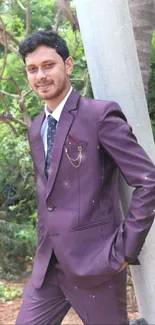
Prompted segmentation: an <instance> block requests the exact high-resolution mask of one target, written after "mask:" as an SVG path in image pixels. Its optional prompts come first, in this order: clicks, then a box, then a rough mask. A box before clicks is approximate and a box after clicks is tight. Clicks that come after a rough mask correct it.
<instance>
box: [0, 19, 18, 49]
mask: <svg viewBox="0 0 155 325" xmlns="http://www.w3.org/2000/svg"><path fill="white" fill-rule="evenodd" d="M3 26H4V27H2V26H0V33H3V30H4V29H5V25H4V24H3ZM5 32H6V34H7V36H8V38H9V39H10V40H11V41H13V42H14V43H15V44H16V45H19V42H18V40H17V39H16V38H15V37H14V36H13V35H12V34H11V33H10V32H8V31H7V30H6V29H5Z"/></svg>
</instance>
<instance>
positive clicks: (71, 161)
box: [65, 146, 82, 168]
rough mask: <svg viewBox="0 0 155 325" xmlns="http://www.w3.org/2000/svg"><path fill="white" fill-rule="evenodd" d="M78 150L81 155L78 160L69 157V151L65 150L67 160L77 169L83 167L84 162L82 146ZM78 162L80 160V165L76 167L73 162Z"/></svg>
mask: <svg viewBox="0 0 155 325" xmlns="http://www.w3.org/2000/svg"><path fill="white" fill-rule="evenodd" d="M77 149H78V151H79V155H78V157H77V158H76V159H72V158H71V157H70V156H69V154H68V150H67V148H65V152H66V155H67V158H68V159H69V161H70V163H71V165H72V166H73V167H75V168H79V167H80V165H81V162H82V147H81V146H78V147H77ZM78 160H79V163H78V165H74V163H73V162H75V161H78Z"/></svg>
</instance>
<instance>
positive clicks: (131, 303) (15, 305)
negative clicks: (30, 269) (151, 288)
mask: <svg viewBox="0 0 155 325" xmlns="http://www.w3.org/2000/svg"><path fill="white" fill-rule="evenodd" d="M3 282H4V283H6V284H7V285H10V286H14V287H18V288H22V289H23V287H24V285H25V282H26V279H25V280H23V281H22V282H18V283H14V282H6V281H3ZM127 301H128V316H129V319H136V318H138V317H139V314H138V312H137V310H138V309H137V303H136V298H135V294H134V291H133V287H132V286H131V285H130V286H128V287H127ZM21 303H22V298H17V299H15V300H13V301H6V302H1V301H0V325H14V324H15V320H16V317H17V314H18V310H19V308H20V305H21ZM62 324H63V325H82V324H83V323H82V321H81V320H80V318H79V317H78V316H77V314H76V313H75V311H74V310H73V309H70V311H69V312H68V314H67V315H66V317H65V318H64V320H63V322H62Z"/></svg>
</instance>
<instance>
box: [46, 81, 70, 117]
mask: <svg viewBox="0 0 155 325" xmlns="http://www.w3.org/2000/svg"><path fill="white" fill-rule="evenodd" d="M70 88H71V85H69V86H68V88H67V89H65V90H64V91H63V92H62V93H61V94H60V95H59V96H58V97H56V98H53V99H52V100H47V101H46V104H47V107H48V108H49V110H50V111H51V112H53V111H54V110H55V109H56V108H57V107H58V106H59V104H60V103H61V102H62V101H63V99H64V98H65V97H66V96H67V94H68V92H69V90H70Z"/></svg>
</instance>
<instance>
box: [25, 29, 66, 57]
mask: <svg viewBox="0 0 155 325" xmlns="http://www.w3.org/2000/svg"><path fill="white" fill-rule="evenodd" d="M41 45H44V46H48V47H51V48H53V49H55V50H56V52H57V53H58V54H59V55H60V56H61V57H62V59H63V61H65V60H66V59H67V58H68V57H69V50H68V47H67V45H66V42H65V40H64V39H63V38H61V37H60V36H59V35H58V34H57V33H56V32H54V31H52V30H47V31H43V30H39V31H37V32H34V33H33V34H31V35H30V36H28V37H27V38H26V39H25V40H24V41H22V42H21V43H20V45H19V53H20V55H21V57H22V59H23V61H24V63H25V58H26V55H27V54H28V53H31V52H33V51H35V50H36V49H37V47H38V46H41Z"/></svg>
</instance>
